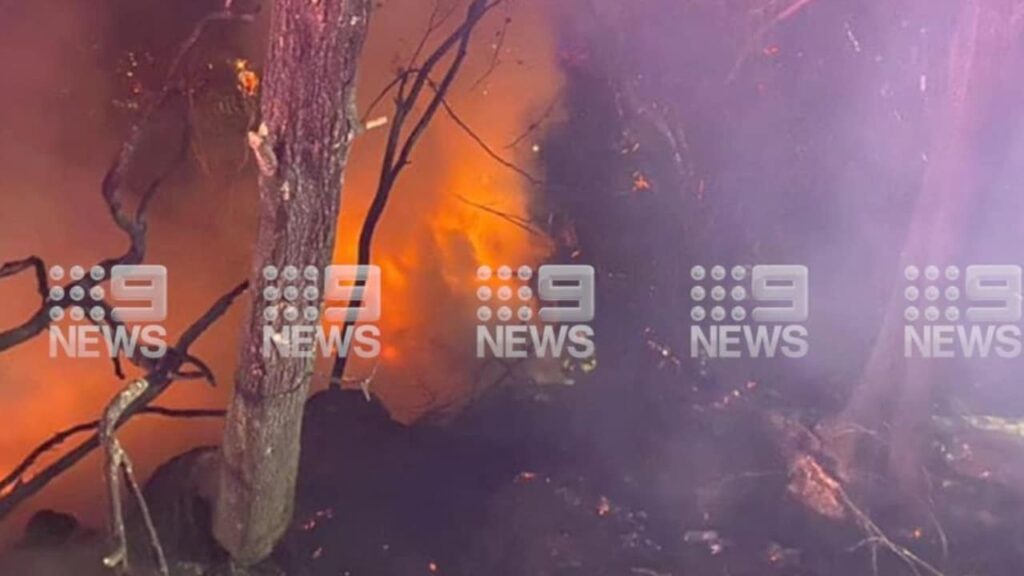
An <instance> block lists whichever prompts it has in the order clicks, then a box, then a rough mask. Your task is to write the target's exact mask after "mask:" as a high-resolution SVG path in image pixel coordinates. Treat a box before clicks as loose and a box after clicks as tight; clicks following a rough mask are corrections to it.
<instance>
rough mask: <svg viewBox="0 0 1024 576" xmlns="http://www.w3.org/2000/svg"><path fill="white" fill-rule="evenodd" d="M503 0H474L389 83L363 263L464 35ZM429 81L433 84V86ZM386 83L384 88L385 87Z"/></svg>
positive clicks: (334, 378)
mask: <svg viewBox="0 0 1024 576" xmlns="http://www.w3.org/2000/svg"><path fill="white" fill-rule="evenodd" d="M502 2H504V0H492V1H491V2H488V1H487V0H473V2H472V3H471V4H470V5H469V9H468V10H467V12H466V16H465V19H464V20H463V22H462V24H461V25H459V26H458V28H456V29H455V31H453V32H452V33H451V34H450V35H449V36H448V37H447V38H445V39H444V40H443V41H442V42H441V43H440V45H439V46H438V47H437V48H436V49H435V50H434V51H433V52H431V54H430V56H428V57H427V58H426V60H424V62H423V65H422V66H420V67H418V68H417V69H416V70H415V71H413V70H408V71H403V72H401V73H400V74H399V77H398V78H397V79H396V81H395V82H393V84H394V85H395V86H396V87H397V94H396V96H395V112H394V116H393V119H392V121H391V129H390V131H389V133H388V140H387V145H386V146H385V150H384V158H383V161H382V162H381V173H380V179H379V180H378V183H377V191H376V194H375V195H374V197H373V201H372V203H371V204H370V208H369V210H368V211H367V213H366V218H365V220H364V221H363V228H362V230H361V232H360V235H359V246H358V252H359V255H358V263H359V264H360V265H368V264H369V263H370V257H371V249H372V247H373V236H374V233H375V232H376V230H377V225H378V224H379V223H380V219H381V218H382V217H383V215H384V210H385V208H386V207H387V204H388V200H389V199H390V197H391V192H392V190H393V189H394V186H395V183H396V182H397V181H398V177H399V176H400V175H401V173H402V170H403V169H404V168H405V167H406V166H407V165H408V164H409V162H410V157H411V155H412V151H413V149H414V148H415V146H416V144H417V143H418V142H419V140H420V137H422V136H423V133H424V132H425V131H426V129H427V126H429V125H430V122H431V121H432V120H433V118H434V116H435V115H436V114H437V111H438V110H439V109H440V108H441V106H442V103H443V100H444V98H445V95H446V94H447V93H448V91H449V90H450V89H451V87H452V84H453V83H454V82H455V78H456V77H457V76H458V73H459V70H460V69H461V68H462V64H463V63H464V61H465V59H466V55H467V54H468V48H469V40H470V38H471V37H472V35H473V31H474V30H475V29H476V27H477V24H479V23H480V20H481V19H483V17H484V16H485V15H486V14H487V13H488V12H490V11H491V10H492V9H493V8H494V7H495V6H498V5H499V4H501V3H502ZM453 50H454V51H455V55H454V57H453V58H452V60H451V62H450V63H449V64H448V68H447V70H446V71H445V74H444V77H443V79H442V80H441V82H440V83H439V84H438V85H437V86H436V88H435V90H434V96H433V97H432V98H431V99H430V100H429V102H428V103H427V104H426V106H425V107H424V111H423V113H422V114H421V115H420V116H419V118H418V119H416V120H415V123H414V124H413V128H412V130H411V131H410V132H409V134H408V135H407V136H405V137H404V139H403V131H404V129H405V124H406V121H408V120H410V118H411V116H412V114H413V112H414V110H415V109H417V108H418V106H417V104H418V103H419V99H420V95H421V94H422V93H423V89H424V88H426V87H427V85H428V84H431V85H432V81H431V76H430V75H431V73H432V72H433V70H434V68H436V67H437V66H438V65H439V64H440V63H441V62H442V61H443V60H444V59H445V58H446V57H447V56H448V55H450V54H451V53H452V51H453ZM432 87H433V86H432ZM389 91H390V88H389V89H387V90H385V93H387V92H389ZM364 283H365V279H357V281H356V285H357V286H361V285H363V284H364ZM354 322H355V317H354V316H353V317H350V318H348V319H346V322H345V325H346V327H347V326H348V325H350V324H352V323H354ZM345 365H346V358H345V357H344V356H338V357H337V358H336V359H335V361H334V366H333V368H332V369H331V379H330V386H331V387H332V388H338V387H340V386H341V383H342V380H343V376H344V373H345Z"/></svg>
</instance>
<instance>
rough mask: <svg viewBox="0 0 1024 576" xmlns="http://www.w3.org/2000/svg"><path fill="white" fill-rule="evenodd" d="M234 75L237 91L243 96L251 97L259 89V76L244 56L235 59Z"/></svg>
mask: <svg viewBox="0 0 1024 576" xmlns="http://www.w3.org/2000/svg"><path fill="white" fill-rule="evenodd" d="M235 75H236V77H237V78H238V91H239V92H241V93H242V95H243V96H246V97H249V98H251V97H253V96H256V93H257V92H259V90H260V77H259V75H258V74H257V73H256V72H255V71H254V70H252V69H251V68H250V67H249V61H248V60H246V59H245V58H236V59H235Z"/></svg>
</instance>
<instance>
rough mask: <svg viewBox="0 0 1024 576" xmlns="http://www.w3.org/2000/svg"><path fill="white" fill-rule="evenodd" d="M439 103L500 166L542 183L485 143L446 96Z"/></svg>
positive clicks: (529, 179) (432, 84)
mask: <svg viewBox="0 0 1024 576" xmlns="http://www.w3.org/2000/svg"><path fill="white" fill-rule="evenodd" d="M430 85H431V87H432V88H434V90H435V91H436V90H437V87H436V86H435V85H434V83H433V82H431V83H430ZM441 105H442V106H444V110H445V112H447V113H448V117H449V118H451V119H452V121H453V122H455V125H456V126H458V127H459V128H460V129H461V130H462V131H463V132H465V133H466V135H467V136H469V137H470V139H472V140H473V142H475V143H476V144H477V146H479V147H480V149H481V150H483V151H484V152H485V153H486V154H487V155H488V156H490V157H491V158H492V159H493V160H494V161H495V162H497V163H498V164H501V165H502V166H504V167H505V168H508V169H509V170H511V171H513V172H515V173H516V174H519V175H520V176H522V177H523V178H525V179H526V180H528V181H529V182H530V183H531V184H534V185H536V186H540V185H542V184H544V182H543V181H541V180H540V179H539V178H537V177H535V176H534V175H533V174H530V173H529V172H527V171H526V170H525V169H523V168H521V167H519V166H517V165H516V164H515V163H513V162H512V161H511V160H508V159H506V158H504V157H503V156H502V155H501V154H498V153H497V152H495V151H494V148H491V146H490V145H489V144H487V142H486V141H485V140H484V139H483V138H482V137H481V136H480V135H479V134H477V133H476V131H475V130H473V128H472V127H471V126H470V125H469V124H467V123H466V122H465V121H464V120H463V119H462V118H461V117H460V116H459V115H458V114H457V113H456V112H455V110H454V109H453V108H452V107H451V104H449V103H448V99H447V98H441Z"/></svg>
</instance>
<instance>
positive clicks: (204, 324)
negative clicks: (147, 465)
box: [0, 281, 249, 520]
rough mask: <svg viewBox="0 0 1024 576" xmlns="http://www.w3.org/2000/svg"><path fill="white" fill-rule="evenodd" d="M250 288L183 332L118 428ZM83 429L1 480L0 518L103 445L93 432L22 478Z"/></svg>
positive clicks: (148, 376)
mask: <svg viewBox="0 0 1024 576" xmlns="http://www.w3.org/2000/svg"><path fill="white" fill-rule="evenodd" d="M248 288H249V282H248V281H246V282H242V283H241V284H239V285H238V286H236V287H235V288H233V289H232V290H231V291H230V292H228V293H227V294H225V295H224V296H221V297H220V299H218V300H217V301H216V302H215V303H214V304H213V306H211V307H210V309H209V310H207V311H206V313H205V314H203V315H202V316H201V317H200V318H199V319H198V320H196V321H195V322H194V323H193V324H192V325H191V326H189V327H188V329H186V330H185V332H184V333H182V335H181V337H180V338H179V339H178V341H177V343H176V344H175V346H174V347H173V348H169V349H168V351H167V355H166V356H164V358H162V359H161V360H160V362H158V363H157V366H156V367H155V368H154V370H152V371H150V372H149V373H148V374H146V376H145V377H144V378H145V380H146V381H147V382H148V383H149V387H148V388H147V389H146V391H145V393H144V394H142V396H140V397H139V398H138V400H137V401H135V402H134V403H133V404H131V405H130V406H128V407H127V408H126V409H125V411H124V412H123V414H122V415H121V417H120V420H119V421H118V423H117V426H118V427H120V426H122V425H124V423H125V422H127V421H128V420H130V419H131V418H132V417H133V416H135V415H136V414H139V413H142V412H143V411H144V410H145V409H146V407H147V406H149V404H150V403H152V402H153V401H154V400H156V398H158V397H159V396H160V395H161V394H163V393H164V392H165V391H166V390H167V388H168V387H169V386H170V385H171V383H173V382H174V380H175V374H176V373H177V371H178V370H179V369H180V368H181V367H182V365H184V364H185V363H186V362H187V358H188V357H189V355H188V350H189V347H190V346H191V345H192V344H193V343H195V341H196V340H197V339H198V338H199V336H201V335H202V334H203V333H204V332H205V331H206V330H207V329H208V328H209V327H210V326H212V325H213V324H214V323H215V322H216V321H217V320H219V319H220V318H221V316H223V315H224V313H225V312H227V310H228V308H230V307H231V304H232V303H233V302H234V301H235V300H236V299H237V298H238V297H239V296H241V295H242V294H243V293H245V291H246V290H248ZM152 413H154V414H160V415H170V414H171V412H170V411H169V410H167V409H159V410H154V411H153V412H152ZM95 424H96V423H93V426H91V427H95ZM79 428H80V427H77V426H76V427H74V428H71V429H69V430H65V431H64V432H62V433H61V434H59V435H58V436H57V437H55V438H54V439H51V440H50V441H48V442H46V443H44V445H43V446H41V447H40V448H37V449H36V450H34V451H33V453H32V454H31V455H30V457H29V458H27V459H26V460H25V462H23V463H22V464H21V465H19V466H18V468H17V469H16V470H15V472H18V474H14V473H12V474H10V475H8V477H7V478H5V479H4V481H3V482H2V483H0V492H3V491H5V490H7V489H8V488H11V489H10V491H9V492H8V493H7V494H6V495H4V496H3V497H2V498H0V520H3V519H4V518H5V517H6V516H7V515H8V514H10V512H11V511H12V510H14V508H16V507H17V506H18V505H19V504H21V503H22V502H24V501H25V500H27V499H28V498H31V497H32V496H34V495H35V494H36V493H38V492H39V491H40V490H42V489H43V488H44V487H45V486H46V485H48V484H49V483H50V482H51V481H53V479H54V478H56V477H58V476H60V475H61V474H62V473H64V472H65V471H67V470H68V469H70V468H71V467H72V466H74V465H75V464H77V463H78V462H80V461H81V460H82V459H83V458H85V457H86V456H88V455H89V454H90V453H91V452H92V451H93V450H95V449H96V448H97V447H98V446H99V435H98V434H93V435H92V436H91V437H90V438H89V439H88V440H85V441H84V442H82V443H81V444H79V445H77V446H76V447H75V448H73V449H72V450H71V451H70V452H68V453H66V454H64V455H63V456H61V457H60V458H59V459H58V460H57V461H55V462H53V463H52V464H50V465H49V466H47V467H46V468H44V469H43V470H41V471H40V472H39V473H38V474H36V475H35V476H33V477H32V478H31V479H29V480H27V481H24V482H21V481H19V479H20V477H21V475H22V474H24V472H25V471H26V470H27V469H28V468H29V467H30V466H31V465H32V463H34V462H35V460H36V459H38V458H39V456H40V455H41V454H43V453H44V452H46V451H48V450H50V449H52V448H53V447H55V446H57V445H59V444H60V443H61V442H63V441H64V440H66V439H67V438H69V437H71V436H74V435H75V434H77V433H79V432H81V430H79ZM11 486H13V487H11Z"/></svg>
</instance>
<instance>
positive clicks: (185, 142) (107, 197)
mask: <svg viewBox="0 0 1024 576" xmlns="http://www.w3.org/2000/svg"><path fill="white" fill-rule="evenodd" d="M234 1H235V0H225V1H224V4H223V6H222V8H221V9H220V10H218V11H216V12H213V13H211V14H208V15H207V16H205V17H204V18H202V19H201V20H200V21H199V22H198V23H197V24H196V26H195V27H194V28H193V30H192V33H191V34H190V35H189V36H188V37H187V38H186V39H185V40H184V41H183V42H182V43H181V45H180V46H179V48H178V51H177V53H176V56H175V58H174V60H173V61H172V63H171V66H170V67H169V68H168V71H167V76H166V79H165V81H164V84H163V87H162V88H161V89H160V90H159V91H158V92H156V93H155V94H154V97H153V98H152V99H151V101H150V102H149V104H148V105H147V106H145V108H144V109H143V112H142V114H141V117H140V119H139V120H138V122H137V123H136V124H135V125H134V126H133V127H132V129H131V131H130V132H129V135H128V138H127V139H126V140H125V141H124V143H123V144H122V145H121V148H120V150H119V151H118V153H117V155H116V156H115V158H114V160H113V162H112V163H111V165H110V167H109V168H108V169H107V172H106V174H105V175H104V177H103V182H102V184H101V187H100V191H101V194H102V197H103V200H104V202H105V203H106V205H107V210H108V212H109V213H110V217H111V219H112V220H113V221H114V224H115V225H116V226H117V227H118V228H119V229H121V230H122V231H123V232H124V233H125V235H126V236H127V237H128V242H129V247H128V249H127V250H126V251H125V252H124V253H123V254H122V255H120V256H116V257H111V258H106V259H104V260H102V261H100V262H99V263H97V264H96V265H95V266H96V267H99V268H102V269H103V271H104V277H105V278H106V277H109V276H110V270H111V269H112V268H113V267H114V266H119V265H133V264H139V263H141V262H142V261H143V259H144V258H145V254H146V213H147V210H148V208H149V204H150V201H151V200H152V199H153V197H154V196H155V195H156V193H157V192H158V191H159V190H160V188H161V187H162V186H163V184H164V183H165V182H166V180H167V179H168V178H169V177H170V176H171V174H172V173H173V172H174V170H175V169H176V168H177V167H178V165H180V163H181V162H182V161H183V160H184V159H185V158H187V157H188V149H189V144H190V140H191V138H190V130H189V128H190V127H189V122H188V120H187V119H186V120H185V122H184V125H185V129H184V130H183V131H182V135H181V141H180V142H179V144H178V146H177V150H176V154H175V156H174V157H173V159H172V160H171V161H170V162H169V163H168V164H167V166H165V167H164V168H163V170H162V171H160V173H158V174H157V175H156V176H155V177H153V179H152V180H150V181H149V183H148V184H146V185H145V186H144V187H143V189H142V191H141V193H140V195H139V198H140V199H139V202H138V205H137V206H136V208H135V210H134V212H132V211H129V210H127V209H126V208H125V206H124V204H123V202H122V196H123V192H124V191H125V188H126V186H127V184H126V182H125V180H126V175H127V174H128V172H129V170H130V169H131V168H132V167H133V166H136V165H137V162H138V156H139V150H140V148H141V145H142V142H143V141H144V140H145V138H146V137H147V136H148V135H149V133H150V129H151V128H152V126H154V125H155V124H156V121H157V118H158V117H159V114H160V113H161V112H163V111H164V110H166V109H167V108H168V106H169V105H170V104H171V103H172V102H173V101H174V99H175V97H177V96H179V95H180V94H182V93H183V88H182V86H181V78H182V71H181V69H182V64H183V62H184V60H185V58H186V57H187V55H188V54H189V53H190V52H191V51H192V49H193V48H194V47H195V45H196V43H197V42H198V40H199V38H200V37H201V36H202V34H203V32H204V31H205V30H206V29H207V27H208V26H209V25H210V23H212V22H216V21H226V20H241V21H250V20H252V19H253V17H254V14H252V13H241V12H235V11H234V9H233V4H234ZM29 266H32V267H34V268H35V269H36V276H37V278H38V281H39V290H40V295H41V296H42V297H43V301H42V304H41V305H40V307H39V308H38V309H37V310H36V312H35V313H34V314H33V315H32V316H31V317H30V318H29V319H28V320H26V321H25V322H24V323H22V324H21V325H19V326H15V327H14V328H11V329H9V330H5V331H0V352H3V351H5V350H7V349H9V348H13V347H14V346H17V345H19V344H21V343H22V342H25V341H27V340H29V339H31V338H34V337H35V336H37V335H39V334H40V333H42V332H43V331H44V330H46V328H47V327H49V325H50V323H51V321H52V320H51V318H50V315H49V313H48V308H50V307H52V306H54V305H60V306H62V307H67V306H68V305H69V303H68V301H67V300H66V299H65V300H61V301H59V302H57V301H50V300H49V284H48V282H47V278H46V267H45V265H43V262H42V260H41V259H39V258H38V257H31V258H27V259H25V260H21V261H18V262H11V263H9V264H5V265H3V267H2V268H0V278H4V277H6V276H9V275H12V274H15V273H17V272H20V271H21V270H24V269H26V268H27V267H29ZM100 282H101V281H97V280H95V279H93V278H92V276H91V275H86V276H85V277H84V278H82V279H81V280H77V281H74V282H71V283H69V284H67V285H65V286H63V289H64V292H65V293H68V292H70V291H71V289H73V288H76V287H81V288H82V289H84V290H85V291H86V292H88V291H90V290H91V289H92V288H93V287H95V286H97V285H98V284H100ZM115 371H117V372H121V368H120V364H119V363H118V364H115Z"/></svg>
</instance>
